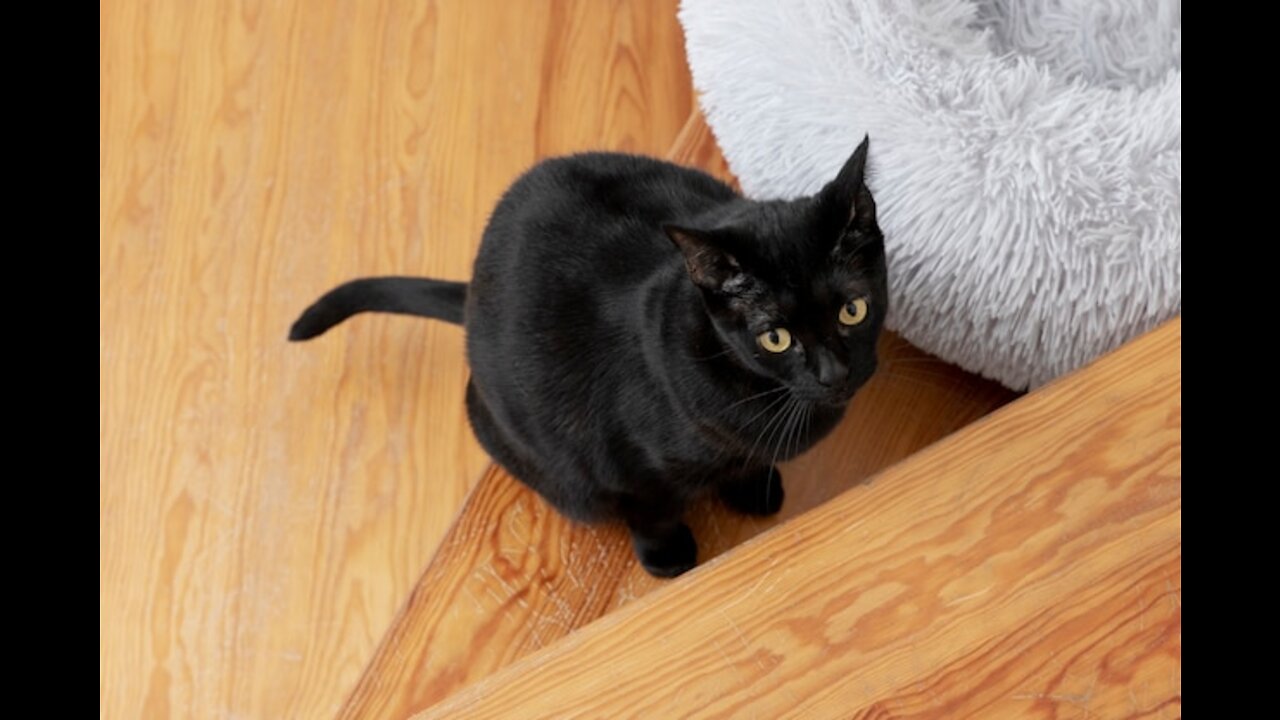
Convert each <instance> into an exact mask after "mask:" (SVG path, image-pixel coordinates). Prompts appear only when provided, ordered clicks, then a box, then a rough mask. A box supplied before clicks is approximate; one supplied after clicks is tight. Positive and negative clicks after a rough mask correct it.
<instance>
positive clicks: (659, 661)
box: [418, 319, 1182, 720]
mask: <svg viewBox="0 0 1280 720" xmlns="http://www.w3.org/2000/svg"><path fill="white" fill-rule="evenodd" d="M1181 333H1182V325H1181V320H1180V319H1179V320H1174V321H1173V322H1171V323H1169V324H1167V325H1165V326H1163V327H1161V328H1159V329H1157V330H1156V331H1154V332H1152V333H1150V334H1148V335H1146V336H1145V337H1142V338H1140V339H1138V340H1136V341H1134V342H1133V343H1130V344H1129V345H1127V346H1125V347H1123V348H1121V349H1120V350H1119V351H1117V352H1115V353H1113V354H1112V355H1110V356H1108V357H1106V358H1104V359H1102V360H1101V361H1099V362H1097V363H1095V364H1093V365H1092V366H1090V367H1088V368H1086V369H1084V370H1082V371H1080V372H1078V373H1076V374H1074V375H1072V376H1070V377H1068V378H1066V379H1065V380H1062V381H1059V382H1057V383H1055V384H1053V385H1051V386H1050V387H1047V388H1045V389H1043V390H1040V391H1037V392H1036V393H1033V394H1031V395H1029V396H1027V397H1025V398H1023V399H1021V400H1019V401H1018V402H1015V403H1013V404H1011V405H1010V406H1008V407H1006V408H1004V409H1003V410H1001V411H999V412H997V413H994V414H993V415H992V416H990V417H989V418H986V419H985V420H982V421H980V422H977V423H974V424H973V425H971V426H970V427H968V428H966V429H965V430H962V431H960V432H958V433H956V434H954V435H952V436H951V437H949V438H947V439H946V440H944V441H942V442H940V443H938V444H937V445H935V446H934V447H932V448H930V449H928V450H925V451H923V452H921V453H919V454H918V455H916V456H914V457H912V458H911V459H909V460H907V461H906V462H903V463H901V464H899V465H897V466H895V467H893V468H891V469H890V470H888V471H886V472H884V473H883V474H881V475H880V476H879V477H877V478H876V480H875V482H874V483H872V484H869V485H867V486H864V487H860V488H857V489H854V490H851V491H849V492H846V493H845V494H843V495H841V496H840V497H839V498H837V499H836V500H834V501H832V502H830V503H827V504H826V505H824V506H822V507H820V508H818V509H816V510H814V511H813V512H811V513H809V514H807V515H804V516H803V517H801V518H798V519H796V520H795V521H793V522H790V523H787V524H786V525H784V526H782V527H779V528H777V529H775V530H774V531H773V532H770V533H768V534H766V535H765V536H764V537H761V538H759V539H757V540H756V541H755V542H751V543H748V544H746V545H744V546H742V547H740V548H738V549H736V550H735V551H734V552H733V553H732V554H730V555H728V556H726V557H724V558H721V559H720V560H719V561H717V562H713V563H711V564H710V565H708V566H704V567H701V568H698V569H696V570H694V571H693V572H691V573H689V574H687V575H685V576H684V577H682V578H680V579H678V580H676V581H674V582H672V583H671V584H669V585H668V586H667V587H665V588H663V589H662V590H661V591H659V592H655V593H652V594H651V595H649V596H647V597H646V598H644V599H642V600H640V601H638V602H636V603H634V604H633V605H632V606H631V607H628V608H626V609H624V610H622V611H620V612H618V613H614V614H612V615H610V616H609V617H607V618H605V619H603V620H601V621H600V622H598V623H595V624H593V625H592V626H590V627H588V628H585V629H584V630H582V631H580V632H578V633H575V634H574V635H573V636H571V637H570V638H568V639H566V640H565V641H563V642H561V643H559V644H557V645H556V646H554V647H552V648H550V649H548V650H546V651H544V652H541V653H538V654H535V655H533V656H531V657H528V658H526V659H524V660H523V661H521V662H519V663H517V664H515V665H513V666H511V667H509V668H507V669H506V670H504V671H501V672H499V673H497V674H495V675H493V676H491V677H489V678H488V679H486V680H484V681H482V682H480V683H479V684H477V685H475V686H473V687H471V688H469V689H467V690H464V691H462V692H461V693H458V694H455V695H454V696H453V697H452V698H450V699H448V700H446V701H445V702H444V703H442V704H440V705H437V706H436V707H434V708H432V709H430V710H428V711H426V712H424V713H422V714H421V715H419V716H418V718H419V720H428V719H431V718H464V717H465V718H469V719H483V718H505V717H520V718H553V717H554V718H566V717H582V718H588V717H608V718H630V717H635V718H658V717H685V718H736V717H767V718H801V717H803V718H835V717H840V718H848V717H868V718H869V717H984V718H987V717H991V718H996V717H1058V716H1078V717H1107V718H1122V717H1163V716H1166V715H1171V716H1180V715H1181V709H1182V679H1181V675H1182V368H1181V337H1182V334H1181Z"/></svg>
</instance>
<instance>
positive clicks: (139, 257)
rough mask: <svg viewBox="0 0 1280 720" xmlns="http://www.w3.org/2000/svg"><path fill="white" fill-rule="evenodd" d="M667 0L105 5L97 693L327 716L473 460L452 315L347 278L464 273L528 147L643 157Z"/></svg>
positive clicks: (679, 95)
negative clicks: (346, 296) (374, 296)
mask: <svg viewBox="0 0 1280 720" xmlns="http://www.w3.org/2000/svg"><path fill="white" fill-rule="evenodd" d="M675 5H676V3H675V0H662V1H661V2H651V1H648V0H645V1H641V0H633V1H631V2H621V1H618V2H608V3H601V2H593V1H591V0H579V1H577V2H537V3H513V2H505V1H504V0H438V1H430V2H428V1H424V0H416V1H400V0H369V1H363V0H362V1H360V2H356V1H355V0H339V1H338V2H326V3H304V2H300V1H298V0H280V1H278V2H271V3H262V2H256V1H244V2H240V1H228V2H219V3H211V2H208V3H206V2H157V1H156V0H120V1H119V2H109V3H104V4H102V5H101V6H100V20H101V23H100V31H99V59H100V76H99V79H100V83H99V101H100V113H99V140H100V144H99V180H100V187H99V201H100V205H99V213H100V214H99V255H100V265H99V272H100V293H101V305H100V313H99V322H100V351H99V353H100V370H99V380H100V385H101V394H100V404H99V422H100V444H99V447H100V457H99V460H100V472H99V488H100V520H101V526H100V551H99V561H100V571H101V578H100V599H101V609H100V621H101V625H100V631H99V643H100V645H99V647H100V649H99V659H100V665H99V695H100V711H101V714H102V715H103V716H104V717H113V718H114V717H119V718H133V717H261V718H274V717H324V716H328V715H332V714H333V713H334V712H335V711H336V710H337V709H338V708H339V707H340V703H341V701H342V700H343V699H344V698H345V697H346V696H347V695H348V694H349V693H350V690H351V688H352V686H353V685H354V683H355V681H356V679H357V677H358V676H359V673H360V670H361V669H362V668H363V667H364V665H365V664H366V662H367V661H368V659H369V656H370V654H371V652H372V651H373V649H374V647H375V645H376V643H377V641H378V639H379V638H380V637H381V636H382V634H383V633H384V631H385V630H386V628H387V625H388V623H389V622H390V620H391V619H392V617H394V614H395V611H396V609H397V608H398V607H400V606H401V605H402V604H403V602H404V600H405V598H406V596H407V595H408V594H409V591H410V590H411V589H412V588H413V586H414V583H415V581H416V580H417V579H418V578H419V577H420V575H421V573H422V569H423V567H424V566H425V565H426V563H427V561H428V559H429V558H430V557H431V556H432V554H433V552H434V550H435V549H436V547H437V546H438V544H439V542H440V540H441V538H442V537H443V535H444V533H445V531H446V530H447V528H448V526H449V525H450V523H452V521H453V519H454V517H455V515H456V513H457V511H458V509H459V507H460V506H461V504H462V502H463V500H464V499H465V497H466V494H467V492H468V490H469V489H470V488H471V487H472V485H473V484H474V482H475V481H476V479H477V478H478V477H479V476H480V475H481V474H482V473H483V471H484V469H485V468H486V467H487V466H488V460H487V458H486V457H485V456H484V454H483V453H482V452H481V450H480V448H479V447H478V446H477V445H476V443H475V441H474V440H473V438H472V436H471V433H470V430H469V428H468V426H467V423H466V422H465V420H464V417H463V403H462V393H463V388H464V384H465V379H466V368H465V365H464V359H463V348H462V334H461V332H459V330H458V329H457V328H453V327H449V326H445V325H441V324H436V323H428V322H422V321H417V320H411V319H406V318H385V317H384V318H375V317H362V318H357V319H354V320H352V321H351V322H350V323H347V324H346V325H344V326H342V327H341V328H338V329H336V330H335V331H333V332H331V333H330V334H329V335H327V336H325V337H324V338H322V339H320V340H317V341H315V342H313V343H310V344H306V345H298V346H290V345H287V344H286V343H285V342H284V336H285V332H286V329H287V328H288V325H289V322H290V321H291V320H292V318H293V316H294V315H295V314H296V313H297V312H299V311H300V310H301V309H302V308H303V307H305V306H306V304H307V303H308V302H310V301H311V300H312V299H314V297H315V296H316V295H317V294H318V293H320V292H322V291H323V290H325V289H327V288H328V287H330V286H332V285H333V284H335V283H337V282H339V281H342V280H344V279H347V278H350V277H353V276H358V275H366V274H377V273H407V274H424V275H432V276H437V277H445V278H466V277H467V276H468V275H469V273H470V265H471V261H472V258H473V255H474V252H475V247H476V243H477V241H478V239H479V236H480V230H481V228H482V226H483V224H484V222H485V219H486V218H487V216H488V213H489V211H490V209H491V207H492V205H493V202H494V201H495V199H496V198H497V196H498V194H499V193H500V192H501V191H502V190H503V189H504V188H505V187H506V186H507V185H508V183H510V182H511V181H512V180H513V179H514V177H515V176H516V175H517V174H518V173H519V172H521V171H522V170H524V169H526V168H527V167H528V166H530V165H531V164H532V163H533V162H534V161H535V160H537V159H538V158H540V157H543V156H546V155H552V154H558V153H564V152H569V151H574V150H583V149H590V148H607V149H622V150H630V151H636V152H649V153H655V154H660V153H662V152H664V151H665V150H666V149H667V148H668V147H669V146H670V145H671V143H672V141H673V139H674V138H675V137H676V135H677V133H678V132H679V131H680V129H681V128H682V126H683V123H684V122H685V120H686V119H687V118H688V116H689V113H690V110H691V104H692V93H691V90H690V87H689V81H688V75H687V70H686V68H685V64H684V55H683V43H682V38H681V34H680V30H679V26H678V24H677V22H676V20H675V16H674V13H675Z"/></svg>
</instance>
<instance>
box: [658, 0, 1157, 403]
mask: <svg viewBox="0 0 1280 720" xmlns="http://www.w3.org/2000/svg"><path fill="white" fill-rule="evenodd" d="M680 19H681V21H682V23H683V24H684V28H685V36H686V41H687V44H688V55H689V63H690V66H691V67H692V70H693V80H694V84H695V86H696V87H697V89H698V90H699V91H700V92H701V102H702V107H703V109H704V111H705V113H706V116H707V120H708V122H709V124H710V125H711V128H712V130H713V131H714V132H715V135H716V138H717V139H718V141H719V143H720V145H721V147H722V148H723V150H724V153H725V156H726V157H727V159H728V160H729V163H730V165H731V166H732V168H733V170H734V172H735V173H736V174H737V176H738V178H739V180H740V181H741V183H742V187H743V189H744V191H745V192H747V193H748V194H750V195H753V196H757V197H790V196H795V195H800V194H803V193H807V192H811V191H813V190H815V189H816V188H818V187H819V186H820V185H821V184H822V182H823V180H824V179H826V178H829V177H831V176H832V175H833V174H834V173H835V171H836V170H837V169H839V167H840V163H841V162H843V160H844V159H845V158H846V157H847V156H848V154H849V152H850V151H851V150H852V149H853V147H854V146H855V145H856V144H857V142H858V141H859V140H860V139H861V138H862V136H863V133H869V134H870V136H871V154H870V167H871V179H870V184H871V187H872V190H873V191H874V192H875V194H876V200H877V203H878V205H879V218H880V223H881V226H882V227H883V229H884V231H885V235H886V239H887V244H888V249H889V268H890V274H891V283H892V286H891V289H892V303H893V307H892V310H891V313H890V319H889V325H890V327H892V328H894V329H896V330H898V331H899V332H900V333H901V334H902V335H903V336H905V337H906V338H907V339H908V340H910V341H911V342H913V343H915V344H916V345H918V346H919V347H921V348H923V349H925V350H928V351H930V352H933V353H936V354H937V355H939V356H941V357H943V358H945V359H947V360H950V361H952V362H955V363H958V364H959V365H961V366H963V367H965V368H968V369H970V370H973V371H976V372H979V373H982V374H983V375H986V376H988V377H992V378H995V379H997V380H999V381H1001V382H1003V383H1005V384H1006V385H1008V386H1010V387H1013V388H1019V389H1020V388H1026V387H1030V386H1035V385H1039V384H1042V383H1044V382H1047V381H1048V380H1051V379H1052V378H1054V377H1056V376H1058V375H1061V374H1062V373H1065V372H1067V371H1070V370H1072V369H1074V368H1076V367H1079V366H1080V365H1082V364H1084V363H1086V362H1088V361H1089V360H1092V359H1093V358H1095V357H1097V356H1098V355H1100V354H1102V353H1104V352H1106V351H1108V350H1110V349H1112V348H1114V347H1116V346H1117V345H1119V344H1121V343H1123V342H1124V341H1126V340H1128V339H1130V338H1132V337H1133V336H1135V335H1137V334H1139V333H1141V332H1143V331H1144V330H1146V329H1148V328H1151V327H1153V326H1154V325H1156V324H1158V323H1159V322H1160V321H1162V320H1164V319H1166V318H1169V317H1172V316H1174V315H1177V314H1178V313H1179V312H1180V311H1181V307H1182V4H1181V1H1180V0H734V1H733V2H726V1H725V0H684V2H683V5H682V7H681V10H680Z"/></svg>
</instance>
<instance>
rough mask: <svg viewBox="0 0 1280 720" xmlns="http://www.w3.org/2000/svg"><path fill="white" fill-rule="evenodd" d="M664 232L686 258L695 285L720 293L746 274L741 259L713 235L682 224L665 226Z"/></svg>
mask: <svg viewBox="0 0 1280 720" xmlns="http://www.w3.org/2000/svg"><path fill="white" fill-rule="evenodd" d="M662 229H663V231H665V232H666V233H667V237H669V238H671V242H673V243H675V244H676V247H677V248H680V253H681V254H682V255H684V265H685V269H687V270H688V271H689V279H691V280H693V284H694V285H697V286H698V287H700V288H703V289H704V290H716V291H720V290H723V289H724V287H725V284H726V283H728V282H729V281H730V280H732V279H734V278H735V277H737V276H739V275H741V274H742V266H741V265H739V264H738V261H737V259H736V258H734V257H733V255H732V254H731V253H729V251H728V250H725V249H724V248H723V247H721V245H720V244H719V243H718V242H716V239H715V237H714V236H713V235H712V234H711V233H708V232H706V231H704V230H694V229H691V228H685V227H680V226H678V225H663V226H662Z"/></svg>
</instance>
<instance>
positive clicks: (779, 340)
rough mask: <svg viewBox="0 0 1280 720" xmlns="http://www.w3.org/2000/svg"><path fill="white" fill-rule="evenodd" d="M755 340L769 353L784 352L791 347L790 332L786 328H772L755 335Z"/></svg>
mask: <svg viewBox="0 0 1280 720" xmlns="http://www.w3.org/2000/svg"><path fill="white" fill-rule="evenodd" d="M756 342H759V343H760V347H762V348H764V349H765V350H768V351H769V352H771V353H780V352H786V351H787V348H789V347H791V332H790V331H789V330H787V329H786V328H774V329H772V330H769V331H767V332H762V333H760V334H759V335H757V336H756Z"/></svg>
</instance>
